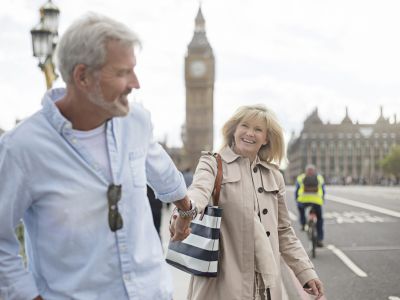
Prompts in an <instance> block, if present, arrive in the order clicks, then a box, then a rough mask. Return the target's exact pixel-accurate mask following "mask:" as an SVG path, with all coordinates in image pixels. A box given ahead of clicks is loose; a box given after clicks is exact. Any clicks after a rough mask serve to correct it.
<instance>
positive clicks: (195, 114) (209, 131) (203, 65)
mask: <svg viewBox="0 0 400 300" xmlns="http://www.w3.org/2000/svg"><path fill="white" fill-rule="evenodd" d="M214 76H215V59H214V54H213V50H212V48H211V46H210V43H209V42H208V39H207V36H206V29H205V19H204V16H203V12H202V10H201V6H200V7H199V10H198V12H197V16H196V19H195V29H194V34H193V38H192V40H191V41H190V43H189V45H188V51H187V54H186V57H185V86H186V123H185V127H184V133H183V143H184V148H185V153H186V161H187V164H188V166H189V167H190V168H191V170H192V171H194V169H195V168H196V166H197V163H198V160H199V158H200V155H201V151H203V150H207V151H211V150H213V139H214V135H213V128H214V116H213V114H214V108H213V106H214Z"/></svg>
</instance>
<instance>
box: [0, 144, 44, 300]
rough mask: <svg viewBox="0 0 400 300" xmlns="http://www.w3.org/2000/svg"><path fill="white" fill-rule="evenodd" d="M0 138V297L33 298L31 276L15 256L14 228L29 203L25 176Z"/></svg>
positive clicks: (36, 293) (19, 257)
mask: <svg viewBox="0 0 400 300" xmlns="http://www.w3.org/2000/svg"><path fill="white" fill-rule="evenodd" d="M10 152H11V151H9V150H7V147H6V145H5V142H4V139H3V140H1V139H0V299H10V300H14V299H33V298H35V297H36V296H37V295H39V292H38V289H37V287H36V283H35V281H34V278H33V276H32V274H31V273H30V272H28V271H27V270H26V269H25V267H24V264H23V261H22V258H21V256H19V255H18V254H19V243H18V239H17V237H16V234H15V229H16V227H17V225H18V223H19V221H20V220H21V219H22V216H23V215H24V213H25V211H26V210H27V209H28V208H29V206H30V205H31V198H30V196H29V192H28V191H29V182H28V181H29V180H28V178H27V175H26V172H24V170H23V169H22V167H21V166H20V165H19V164H18V160H17V159H16V158H14V157H13V156H12V154H11V153H10Z"/></svg>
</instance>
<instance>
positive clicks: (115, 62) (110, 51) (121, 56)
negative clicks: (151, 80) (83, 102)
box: [88, 41, 140, 117]
mask: <svg viewBox="0 0 400 300" xmlns="http://www.w3.org/2000/svg"><path fill="white" fill-rule="evenodd" d="M106 49H107V57H106V62H105V64H104V66H103V67H102V68H101V69H100V71H98V72H96V73H95V74H94V75H93V76H94V77H95V80H94V85H93V86H92V87H91V90H90V91H89V93H88V99H89V101H90V102H92V103H93V104H95V105H97V106H98V107H100V108H101V109H102V110H103V111H105V113H106V114H107V115H108V116H109V117H120V116H126V115H127V114H128V112H129V103H128V94H129V93H130V92H131V91H132V89H138V88H140V85H139V81H138V79H137V77H136V74H135V71H134V68H135V65H136V58H135V54H134V50H133V47H128V46H124V45H122V44H121V43H119V42H117V41H110V42H108V44H107V46H106Z"/></svg>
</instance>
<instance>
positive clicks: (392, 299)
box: [388, 296, 400, 300]
mask: <svg viewBox="0 0 400 300" xmlns="http://www.w3.org/2000/svg"><path fill="white" fill-rule="evenodd" d="M388 299H389V300H400V298H399V297H396V296H389V298H388Z"/></svg>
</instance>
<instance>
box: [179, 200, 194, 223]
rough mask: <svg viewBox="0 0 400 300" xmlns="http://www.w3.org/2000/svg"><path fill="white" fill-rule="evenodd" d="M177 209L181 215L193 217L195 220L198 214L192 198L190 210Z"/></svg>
mask: <svg viewBox="0 0 400 300" xmlns="http://www.w3.org/2000/svg"><path fill="white" fill-rule="evenodd" d="M177 211H178V214H179V216H180V217H181V218H183V219H189V218H191V219H192V220H193V219H194V218H196V216H197V207H196V204H195V203H194V202H193V201H192V200H190V210H181V209H179V208H178V209H177Z"/></svg>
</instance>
